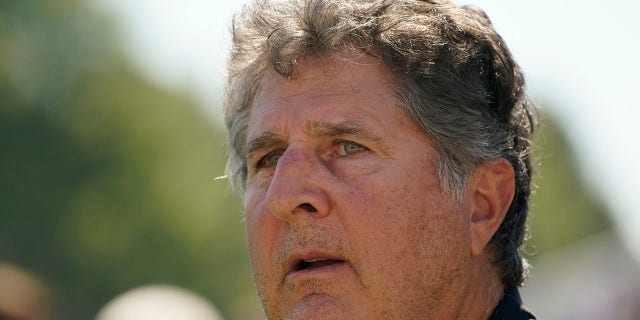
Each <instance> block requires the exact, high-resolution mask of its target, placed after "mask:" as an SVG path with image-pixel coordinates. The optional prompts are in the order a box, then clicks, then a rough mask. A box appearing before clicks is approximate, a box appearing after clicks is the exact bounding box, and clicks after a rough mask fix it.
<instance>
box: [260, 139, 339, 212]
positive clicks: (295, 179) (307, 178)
mask: <svg viewBox="0 0 640 320" xmlns="http://www.w3.org/2000/svg"><path fill="white" fill-rule="evenodd" d="M326 171H327V170H326V168H325V165H324V164H323V163H322V161H321V159H319V158H318V156H316V155H314V154H313V153H310V152H305V151H304V150H301V149H296V148H294V147H293V146H289V148H287V150H286V151H285V152H284V153H283V154H282V156H281V157H280V159H278V163H277V165H276V168H275V172H274V175H273V177H272V178H271V182H270V184H269V187H268V191H267V206H268V207H269V210H270V211H271V213H273V214H274V215H275V216H276V217H278V218H279V219H282V220H285V221H287V222H290V223H291V222H293V221H294V220H295V219H300V218H303V217H305V216H312V217H314V218H324V217H326V216H327V215H329V212H330V210H331V208H330V202H329V197H328V194H327V192H326V191H327V187H328V186H329V184H328V183H329V181H328V179H327V177H328V175H327V174H326Z"/></svg>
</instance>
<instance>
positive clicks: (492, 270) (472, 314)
mask: <svg viewBox="0 0 640 320" xmlns="http://www.w3.org/2000/svg"><path fill="white" fill-rule="evenodd" d="M472 263H473V268H472V272H471V274H470V278H469V283H470V285H469V287H468V288H467V290H466V293H465V295H464V298H463V301H462V305H461V308H460V309H459V312H458V314H457V315H456V317H455V319H467V320H486V319H488V318H489V317H490V316H491V313H492V312H493V310H494V309H495V307H496V306H497V305H498V302H500V299H501V298H502V295H503V294H504V290H505V288H504V286H503V285H502V281H501V280H500V277H499V272H498V270H497V268H496V267H495V266H494V265H493V264H491V263H490V262H489V261H488V259H487V257H486V256H484V255H483V256H481V257H475V258H474V260H473V261H472Z"/></svg>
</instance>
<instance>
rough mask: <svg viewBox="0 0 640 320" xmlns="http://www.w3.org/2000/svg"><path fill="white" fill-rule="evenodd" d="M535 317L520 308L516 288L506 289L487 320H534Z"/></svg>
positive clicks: (523, 308) (520, 301) (520, 304)
mask: <svg viewBox="0 0 640 320" xmlns="http://www.w3.org/2000/svg"><path fill="white" fill-rule="evenodd" d="M535 318H536V317H535V316H534V315H533V314H531V312H529V310H527V309H525V307H523V306H522V300H521V299H520V293H519V292H518V289H517V288H511V289H507V290H506V291H505V293H504V296H502V299H500V302H498V306H496V308H495V309H494V310H493V313H492V314H491V317H489V320H532V319H534V320H535Z"/></svg>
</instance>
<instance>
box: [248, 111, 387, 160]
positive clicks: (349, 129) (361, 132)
mask: <svg viewBox="0 0 640 320" xmlns="http://www.w3.org/2000/svg"><path fill="white" fill-rule="evenodd" d="M305 132H306V133H307V134H308V135H310V136H312V137H338V136H355V137H358V138H360V139H364V140H369V141H372V142H375V143H377V144H378V145H380V146H381V147H383V149H384V150H386V148H384V144H383V143H382V138H381V137H380V136H378V135H376V134H374V133H373V132H372V130H370V129H369V128H367V127H366V126H364V125H362V124H360V123H359V122H357V121H354V120H344V121H339V122H329V121H312V122H309V123H307V124H306V125H305ZM286 144H287V142H286V139H285V138H284V137H283V136H282V135H281V134H279V133H276V132H275V131H273V130H267V131H264V132H262V133H261V134H260V135H258V136H257V137H255V138H250V139H249V141H248V142H247V154H248V155H251V154H252V153H254V152H256V151H258V150H263V149H271V148H274V147H276V146H283V145H286Z"/></svg>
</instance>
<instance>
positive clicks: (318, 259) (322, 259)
mask: <svg viewBox="0 0 640 320" xmlns="http://www.w3.org/2000/svg"><path fill="white" fill-rule="evenodd" d="M325 260H328V259H324V258H316V259H310V260H304V262H307V263H313V262H317V261H325Z"/></svg>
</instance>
